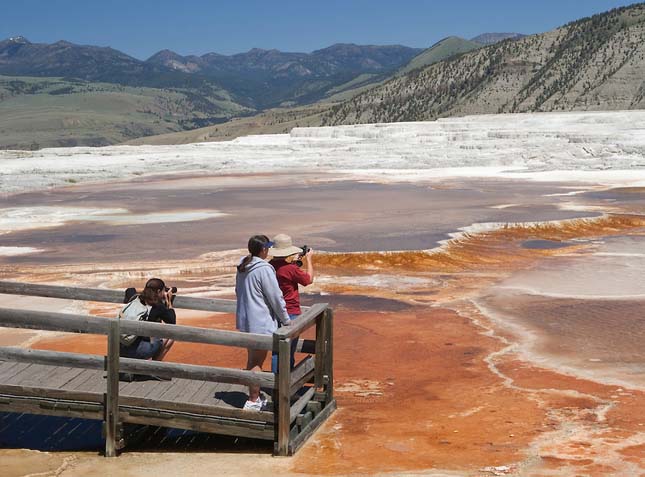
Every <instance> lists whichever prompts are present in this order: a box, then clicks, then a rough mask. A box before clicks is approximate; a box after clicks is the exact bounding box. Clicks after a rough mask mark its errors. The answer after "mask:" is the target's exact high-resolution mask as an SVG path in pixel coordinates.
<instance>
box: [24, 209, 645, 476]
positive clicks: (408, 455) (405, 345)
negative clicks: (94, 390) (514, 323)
mask: <svg viewBox="0 0 645 477" xmlns="http://www.w3.org/2000/svg"><path fill="white" fill-rule="evenodd" d="M643 227H645V218H644V217H642V216H636V215H607V216H603V217H599V218H595V219H585V220H582V219H577V220H568V221H560V222H553V223H551V222H547V223H539V224H534V225H509V226H506V227H501V228H499V229H496V230H491V231H484V232H479V233H476V234H463V235H462V236H461V237H460V238H459V239H455V240H452V241H450V242H449V243H447V244H446V245H445V246H443V247H442V248H441V249H439V250H435V251H432V252H387V253H383V252H370V253H351V254H344V253H338V254H319V255H317V256H316V263H317V264H319V265H320V267H319V270H321V271H322V272H321V275H322V277H321V280H320V282H321V284H319V285H317V287H318V288H317V290H319V291H324V292H325V293H339V294H348V295H362V296H366V297H368V298H366V299H369V296H376V297H380V298H385V299H388V300H402V301H405V302H406V303H408V305H410V304H412V305H415V304H419V303H425V304H426V305H432V304H435V305H436V304H438V303H443V305H442V306H443V308H439V307H436V308H431V307H429V306H414V307H412V308H410V307H407V308H404V309H401V310H398V311H385V312H377V311H370V312H365V311H361V308H360V304H357V305H356V306H355V307H352V306H351V305H345V306H343V307H341V308H340V309H339V310H338V311H337V313H336V314H335V320H336V324H335V386H336V396H337V399H338V404H339V410H338V412H337V413H336V414H335V415H334V416H333V417H332V418H331V419H330V421H329V422H328V423H327V424H326V425H325V426H324V427H323V428H322V429H321V430H320V431H319V432H318V433H317V434H316V436H315V437H314V438H313V439H312V440H311V441H310V442H309V443H308V444H307V445H306V446H305V447H304V448H303V449H302V450H301V451H300V452H299V453H298V455H297V456H296V457H294V458H293V459H292V460H290V461H288V462H287V463H286V464H285V463H280V461H278V463H276V464H271V465H273V466H274V468H275V469H278V470H280V472H283V471H284V470H285V468H288V469H289V470H290V471H291V472H292V473H296V474H297V473H302V474H334V475H352V474H367V475H370V474H376V473H385V472H391V473H394V474H397V473H402V472H408V471H409V472H412V471H421V470H426V469H438V470H446V471H455V472H463V473H466V474H467V475H482V474H483V475H486V473H485V472H480V470H481V469H483V468H485V467H489V466H502V465H504V466H511V468H512V469H513V471H514V472H515V471H517V472H519V471H520V470H521V472H522V473H523V475H541V476H553V477H560V476H569V475H589V476H596V475H597V476H600V475H608V474H610V475H638V474H634V473H633V472H634V471H639V472H642V471H643V467H644V462H645V456H643V452H644V449H645V447H644V446H645V429H644V427H643V425H644V424H645V423H644V422H643V418H642V417H641V416H644V415H645V394H644V393H642V392H640V391H635V390H627V391H626V390H624V389H622V388H619V387H617V386H607V385H603V384H599V383H596V382H593V381H590V380H584V379H581V378H576V377H573V376H568V375H564V374H562V373H558V372H556V371H550V370H546V369H542V368H540V367H539V366H537V365H535V364H531V363H528V362H526V361H525V360H523V359H522V358H521V357H520V356H519V355H518V354H517V353H516V351H517V349H516V348H515V347H514V346H516V345H515V342H514V341H513V339H514V337H513V336H512V334H511V333H510V332H507V331H505V330H503V329H496V328H495V327H494V326H493V324H492V323H490V322H489V321H488V320H487V318H486V317H485V316H483V315H481V313H479V311H478V310H477V309H476V308H475V307H474V306H471V305H469V304H468V303H467V302H465V301H464V300H463V298H464V297H468V295H469V294H471V293H477V292H481V290H482V289H483V288H484V287H486V286H488V285H489V284H490V283H492V282H495V281H499V280H500V279H502V278H503V277H506V276H508V275H509V274H510V273H511V272H513V271H516V270H518V269H522V268H526V267H530V266H532V265H533V264H535V263H537V262H538V261H540V260H542V259H545V258H548V257H558V256H561V255H563V254H571V253H583V252H584V251H585V250H586V249H587V247H588V246H589V245H587V244H584V243H581V244H576V245H573V246H571V247H566V248H561V249H548V250H540V249H527V248H523V247H521V242H522V241H524V240H529V239H544V240H554V241H566V240H571V239H584V238H587V239H589V238H595V237H605V236H610V235H619V234H624V233H629V232H633V231H642V229H643ZM118 267H119V265H118V264H112V265H109V266H105V268H103V269H101V273H103V274H104V275H105V276H109V275H110V273H112V272H113V271H115V270H119V268H118ZM156 267H158V268H156ZM70 268H73V267H67V269H68V270H69V269H70ZM127 268H129V269H131V270H133V271H136V270H137V269H139V270H142V269H143V270H145V272H140V273H141V274H142V276H143V274H144V273H152V272H153V271H156V270H165V271H171V272H172V273H174V276H175V277H177V278H181V277H183V278H188V277H190V278H191V279H197V281H196V282H195V281H186V282H185V284H186V286H191V285H193V286H201V285H202V284H206V285H208V284H213V283H214V282H216V283H218V286H219V285H220V283H224V282H226V280H228V281H229V282H230V281H231V278H232V275H231V271H232V270H231V269H232V267H228V266H227V267H223V266H217V267H216V266H212V267H209V266H208V265H204V264H203V263H202V261H200V260H194V261H182V262H181V263H178V264H168V263H162V262H158V263H150V262H148V263H146V264H129V265H128V267H127ZM50 270H52V269H50ZM121 270H123V268H121ZM94 271H96V269H94ZM375 271H376V272H378V273H380V274H383V275H387V276H389V277H391V278H393V279H394V280H393V281H391V282H388V283H390V285H388V286H385V287H383V286H378V285H369V283H368V284H364V283H363V284H361V283H360V281H359V283H357V284H352V283H351V280H352V278H360V277H362V276H366V275H369V274H373V273H374V272H375ZM34 273H36V271H35V270H34ZM68 273H69V272H68ZM74 273H77V274H79V275H77V276H81V275H82V274H88V275H90V276H91V273H93V272H92V270H90V269H88V268H87V267H85V268H83V266H82V265H79V266H78V268H76V269H75V271H74ZM57 274H58V275H57ZM407 275H412V276H414V277H417V278H418V277H421V278H424V279H426V281H420V282H418V284H417V285H401V286H396V279H397V277H398V278H400V279H403V278H405V276H407ZM42 276H44V275H41V277H42ZM55 276H56V277H58V278H59V279H60V278H64V277H65V271H64V269H63V268H62V267H61V269H60V270H58V271H54V270H52V271H51V274H49V275H47V277H48V279H50V280H51V279H52V278H53V277H55ZM67 276H68V277H69V275H67ZM164 276H165V275H164ZM222 277H226V278H225V279H223V278H222ZM325 277H327V278H328V280H326V281H325V280H323V278H325ZM340 277H342V278H343V280H340ZM128 280H129V278H128V277H121V278H116V279H114V280H113V282H112V283H117V282H118V284H119V286H123V285H126V284H128ZM229 287H230V283H229ZM222 289H224V286H223V285H222ZM408 292H409V293H408ZM320 298H321V299H323V297H320ZM446 306H450V307H451V309H448V308H446ZM113 309H114V308H113V305H100V304H92V305H91V311H92V312H93V313H96V314H101V315H104V316H112V315H111V313H112V312H113ZM179 316H180V322H181V323H184V324H191V325H194V326H203V327H213V328H218V329H233V327H234V318H233V316H231V315H224V314H213V315H201V316H197V315H194V316H192V315H185V314H184V312H183V311H181V310H180V311H179ZM34 346H35V347H38V348H44V349H58V350H65V351H77V352H93V353H103V352H104V349H105V341H104V339H103V338H101V337H92V336H88V335H83V336H57V337H54V338H48V339H46V340H45V339H43V340H41V341H39V342H38V343H36V344H35V345H34ZM167 359H168V360H169V361H181V362H187V363H194V364H207V365H218V366H230V367H238V368H241V367H242V366H243V365H244V362H245V353H244V350H238V349H232V348H225V347H214V346H207V345H193V344H185V343H177V344H176V345H175V347H173V349H172V350H171V352H170V353H169V354H168V357H167ZM267 364H268V363H267ZM266 367H267V368H268V366H266ZM214 458H215V459H216V458H217V456H214ZM282 462H284V461H282Z"/></svg>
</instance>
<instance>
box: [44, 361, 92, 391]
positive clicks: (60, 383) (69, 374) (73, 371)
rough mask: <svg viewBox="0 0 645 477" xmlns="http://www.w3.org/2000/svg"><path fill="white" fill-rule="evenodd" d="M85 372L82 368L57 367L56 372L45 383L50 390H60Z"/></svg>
mask: <svg viewBox="0 0 645 477" xmlns="http://www.w3.org/2000/svg"><path fill="white" fill-rule="evenodd" d="M82 372H83V370H82V369H80V368H69V367H66V366H57V367H56V371H55V372H54V373H52V375H51V376H50V377H49V378H48V379H47V382H46V383H45V384H46V385H47V387H48V388H53V389H59V388H62V387H64V386H65V385H66V384H67V383H69V382H70V381H71V380H72V379H74V378H75V377H76V376H78V375H79V374H81V373H82Z"/></svg>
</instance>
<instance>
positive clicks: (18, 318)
mask: <svg viewBox="0 0 645 477" xmlns="http://www.w3.org/2000/svg"><path fill="white" fill-rule="evenodd" d="M114 320H116V318H101V317H98V316H91V315H72V314H68V313H50V312H44V311H31V310H12V309H10V308H0V327H5V328H29V329H38V330H46V331H62V332H71V333H90V334H98V335H107V334H108V332H109V327H110V321H114ZM119 327H120V329H121V333H122V334H132V335H137V336H154V337H156V338H172V339H176V340H179V341H187V342H190V343H205V344H213V345H223V346H235V347H241V348H247V349H262V350H272V349H273V338H272V337H271V336H269V335H260V334H255V333H241V332H239V331H226V330H213V329H208V328H199V327H194V326H183V325H173V326H168V325H164V324H161V323H151V322H147V321H129V320H119Z"/></svg>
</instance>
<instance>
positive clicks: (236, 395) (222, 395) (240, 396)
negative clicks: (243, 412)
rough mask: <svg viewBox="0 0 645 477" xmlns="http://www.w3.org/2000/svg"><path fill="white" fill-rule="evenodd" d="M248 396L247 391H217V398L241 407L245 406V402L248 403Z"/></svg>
mask: <svg viewBox="0 0 645 477" xmlns="http://www.w3.org/2000/svg"><path fill="white" fill-rule="evenodd" d="M248 396H249V395H248V394H247V393H243V392H241V391H217V392H216V393H215V399H219V400H221V401H222V402H224V403H226V404H228V405H229V406H233V407H237V408H239V409H242V408H243V407H244V403H246V400H247V398H248Z"/></svg>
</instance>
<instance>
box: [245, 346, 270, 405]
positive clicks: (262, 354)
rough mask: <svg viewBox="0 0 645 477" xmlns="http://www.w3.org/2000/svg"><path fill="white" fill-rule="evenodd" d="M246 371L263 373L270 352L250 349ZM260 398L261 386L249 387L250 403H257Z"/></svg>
mask: <svg viewBox="0 0 645 477" xmlns="http://www.w3.org/2000/svg"><path fill="white" fill-rule="evenodd" d="M247 351H248V359H247V361H246V369H247V370H249V371H262V365H263V364H264V360H265V359H266V357H267V353H268V351H266V350H263V349H249V350H247ZM258 397H260V386H257V385H254V386H249V401H257V399H258Z"/></svg>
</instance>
